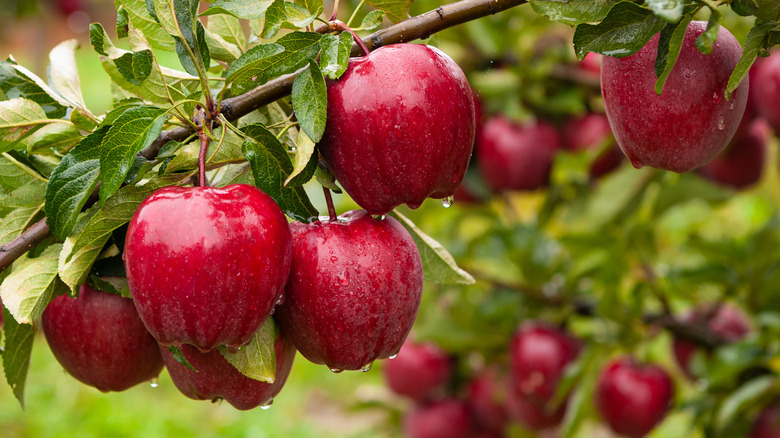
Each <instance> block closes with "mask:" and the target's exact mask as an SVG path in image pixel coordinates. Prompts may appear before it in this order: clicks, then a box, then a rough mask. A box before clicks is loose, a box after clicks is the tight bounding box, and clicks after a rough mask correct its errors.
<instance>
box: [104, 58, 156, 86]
mask: <svg viewBox="0 0 780 438" xmlns="http://www.w3.org/2000/svg"><path fill="white" fill-rule="evenodd" d="M114 65H116V68H117V70H119V73H120V74H121V75H122V77H123V78H125V79H126V80H127V81H128V82H130V83H131V84H133V85H141V84H142V83H143V82H144V81H145V80H146V78H148V77H149V75H150V74H152V67H153V66H154V55H152V51H151V50H141V51H140V52H126V53H123V54H122V55H121V56H119V57H118V58H115V59H114Z"/></svg>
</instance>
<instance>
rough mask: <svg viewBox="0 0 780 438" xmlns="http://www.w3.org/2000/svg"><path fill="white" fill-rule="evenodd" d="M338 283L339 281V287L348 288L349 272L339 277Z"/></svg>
mask: <svg viewBox="0 0 780 438" xmlns="http://www.w3.org/2000/svg"><path fill="white" fill-rule="evenodd" d="M338 281H339V284H340V285H342V286H348V285H349V272H345V273H343V274H342V275H339V277H338Z"/></svg>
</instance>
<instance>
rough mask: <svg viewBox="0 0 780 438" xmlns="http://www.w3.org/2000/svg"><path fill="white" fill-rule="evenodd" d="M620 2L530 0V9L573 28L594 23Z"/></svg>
mask: <svg viewBox="0 0 780 438" xmlns="http://www.w3.org/2000/svg"><path fill="white" fill-rule="evenodd" d="M619 1H620V0H569V1H560V0H531V2H530V3H531V7H532V8H533V9H534V11H536V13H537V14H539V15H544V16H546V17H547V18H549V19H550V20H552V21H558V22H561V23H566V24H568V25H570V26H575V25H577V24H581V23H595V22H597V21H601V20H602V19H604V17H606V16H607V13H608V12H609V9H610V8H611V7H612V6H614V5H615V3H618V2H619Z"/></svg>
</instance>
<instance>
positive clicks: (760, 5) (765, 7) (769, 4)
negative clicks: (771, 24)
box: [756, 0, 780, 21]
mask: <svg viewBox="0 0 780 438" xmlns="http://www.w3.org/2000/svg"><path fill="white" fill-rule="evenodd" d="M756 5H757V8H756V17H757V18H759V19H761V20H770V21H779V20H780V2H778V1H777V0H756Z"/></svg>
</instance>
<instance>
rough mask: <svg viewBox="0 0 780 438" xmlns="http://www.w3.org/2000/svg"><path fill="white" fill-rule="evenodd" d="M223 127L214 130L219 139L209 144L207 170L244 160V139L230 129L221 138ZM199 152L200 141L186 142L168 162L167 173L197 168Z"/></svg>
mask: <svg viewBox="0 0 780 438" xmlns="http://www.w3.org/2000/svg"><path fill="white" fill-rule="evenodd" d="M223 129H224V128H223V127H219V128H217V129H215V130H214V136H215V137H216V138H217V140H212V141H211V143H210V144H209V149H208V155H207V156H206V169H207V170H210V169H213V168H215V167H219V166H223V165H225V164H228V163H239V162H243V161H244V152H243V151H242V150H241V145H242V143H243V141H244V139H243V138H241V137H239V136H238V135H237V134H236V133H235V132H233V131H231V130H230V129H227V131H225V138H224V140H220V139H222V133H223ZM199 152H200V142H199V141H193V142H190V143H188V144H186V145H185V146H184V147H182V148H181V149H179V150H178V151H177V152H176V158H174V159H173V160H171V162H170V163H168V166H167V167H166V168H165V171H166V172H167V173H172V172H181V171H184V170H192V169H197V168H198V153H199Z"/></svg>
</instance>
